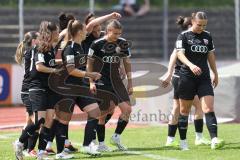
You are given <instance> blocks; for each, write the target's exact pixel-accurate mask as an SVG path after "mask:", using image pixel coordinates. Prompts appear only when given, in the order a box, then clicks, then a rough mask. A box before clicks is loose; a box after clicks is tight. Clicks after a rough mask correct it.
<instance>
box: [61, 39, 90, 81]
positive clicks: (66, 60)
mask: <svg viewBox="0 0 240 160" xmlns="http://www.w3.org/2000/svg"><path fill="white" fill-rule="evenodd" d="M62 60H63V64H64V65H65V66H67V65H74V67H75V68H78V69H80V70H82V71H85V70H86V63H87V54H85V53H84V50H83V48H82V46H81V45H80V44H78V43H75V42H73V41H69V42H68V43H67V46H66V47H65V48H64V50H63V52H62ZM81 81H82V79H81V78H78V77H74V76H69V77H68V78H67V80H66V83H71V84H81Z"/></svg>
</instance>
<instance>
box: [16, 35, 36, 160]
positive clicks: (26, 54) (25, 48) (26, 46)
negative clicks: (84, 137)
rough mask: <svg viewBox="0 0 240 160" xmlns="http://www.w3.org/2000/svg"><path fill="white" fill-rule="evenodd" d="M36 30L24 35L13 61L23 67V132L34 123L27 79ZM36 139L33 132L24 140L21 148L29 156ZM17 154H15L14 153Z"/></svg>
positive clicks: (33, 151)
mask: <svg viewBox="0 0 240 160" xmlns="http://www.w3.org/2000/svg"><path fill="white" fill-rule="evenodd" d="M38 35H39V34H38V32H35V31H30V32H27V33H26V34H25V35H24V40H23V41H22V42H21V43H19V45H18V47H17V50H16V55H15V61H16V62H17V63H18V64H19V65H23V67H24V78H23V81H22V89H21V99H22V102H23V104H24V105H25V106H26V112H27V114H26V125H25V126H24V128H23V131H22V133H24V129H25V128H26V127H27V126H28V125H32V124H33V123H34V116H33V111H32V106H31V103H30V100H29V91H28V90H29V79H30V73H29V72H30V64H31V57H32V55H33V54H34V53H33V52H32V49H33V47H34V46H36V44H37V36H38ZM37 139H38V133H37V132H35V133H34V135H32V136H31V137H29V138H28V140H26V141H24V146H23V149H27V152H28V154H29V156H31V157H36V152H35V150H34V147H35V144H36V142H37ZM16 155H17V154H16Z"/></svg>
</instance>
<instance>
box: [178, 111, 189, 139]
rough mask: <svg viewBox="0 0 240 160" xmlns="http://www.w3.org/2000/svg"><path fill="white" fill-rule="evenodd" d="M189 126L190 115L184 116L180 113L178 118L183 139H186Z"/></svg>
mask: <svg viewBox="0 0 240 160" xmlns="http://www.w3.org/2000/svg"><path fill="white" fill-rule="evenodd" d="M187 127H188V116H184V115H181V114H180V115H179V118H178V131H179V134H180V139H181V140H185V139H186V137H187Z"/></svg>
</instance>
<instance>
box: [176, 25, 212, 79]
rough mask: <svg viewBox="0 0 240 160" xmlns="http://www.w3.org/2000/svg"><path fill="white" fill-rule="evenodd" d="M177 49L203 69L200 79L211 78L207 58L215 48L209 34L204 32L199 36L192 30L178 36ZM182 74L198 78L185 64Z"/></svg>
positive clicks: (182, 67)
mask: <svg viewBox="0 0 240 160" xmlns="http://www.w3.org/2000/svg"><path fill="white" fill-rule="evenodd" d="M175 48H176V49H177V50H182V51H184V53H185V56H186V58H187V59H188V60H189V61H190V62H192V63H193V64H194V65H197V66H198V67H200V68H201V70H202V74H201V75H200V76H199V77H201V78H203V77H204V78H206V77H207V78H209V77H210V73H209V68H208V62H207V57H208V54H209V51H214V50H215V48H214V44H213V40H212V37H211V35H210V33H209V32H207V31H203V32H202V33H200V34H197V33H193V32H192V31H191V30H190V29H189V30H187V31H184V32H182V33H181V34H180V35H179V36H178V38H177V41H176V46H175ZM180 74H183V75H186V76H190V77H196V76H195V75H194V74H193V72H192V71H191V70H190V68H189V67H187V66H186V65H184V64H183V65H181V69H180Z"/></svg>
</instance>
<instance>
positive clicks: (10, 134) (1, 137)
mask: <svg viewBox="0 0 240 160" xmlns="http://www.w3.org/2000/svg"><path fill="white" fill-rule="evenodd" d="M17 135H19V134H16V133H8V134H2V135H0V139H9V138H11V137H14V136H17Z"/></svg>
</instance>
